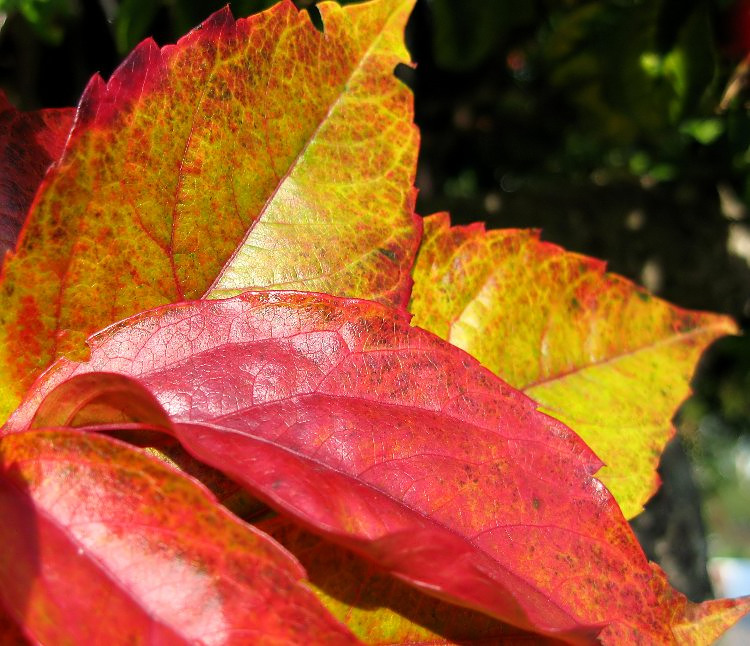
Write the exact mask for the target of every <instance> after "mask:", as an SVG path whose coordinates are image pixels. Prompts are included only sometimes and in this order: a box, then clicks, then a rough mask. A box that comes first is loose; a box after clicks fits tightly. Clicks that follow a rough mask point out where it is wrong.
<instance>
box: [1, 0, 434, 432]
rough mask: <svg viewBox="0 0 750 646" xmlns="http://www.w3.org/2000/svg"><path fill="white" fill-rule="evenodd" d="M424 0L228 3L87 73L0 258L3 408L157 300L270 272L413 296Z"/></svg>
mask: <svg viewBox="0 0 750 646" xmlns="http://www.w3.org/2000/svg"><path fill="white" fill-rule="evenodd" d="M413 2H414V0H376V1H375V2H370V3H365V4H358V5H353V6H348V7H343V8H342V7H340V6H339V5H337V4H335V3H332V2H324V3H322V4H320V5H319V9H320V12H321V15H322V18H323V23H324V28H325V33H321V32H319V31H318V30H317V29H316V28H315V27H314V26H313V25H312V23H311V22H310V19H309V17H308V15H307V13H306V12H298V10H297V9H296V8H295V7H294V5H293V4H292V3H291V1H289V0H287V1H286V2H281V3H279V4H278V5H276V6H275V7H273V8H271V9H269V10H268V11H266V12H264V13H261V14H258V15H255V16H252V17H250V18H247V19H242V20H237V21H235V20H234V19H233V18H232V16H231V14H230V13H229V10H228V9H225V10H222V11H220V12H218V13H217V14H214V15H213V16H212V17H211V18H209V19H208V20H207V21H206V22H205V23H204V24H203V25H202V26H201V27H200V28H198V29H196V30H194V31H192V32H191V33H189V34H188V35H187V36H185V37H184V38H182V39H181V40H180V41H179V42H178V43H177V44H176V45H171V46H166V47H164V48H162V49H159V48H158V47H157V46H156V45H155V43H154V42H153V41H152V40H146V41H144V42H143V43H141V44H140V45H139V46H138V47H137V48H136V49H135V50H134V51H133V52H132V54H130V56H128V58H127V59H126V60H125V61H124V62H123V63H122V65H121V66H120V67H119V68H118V69H117V70H116V71H115V73H114V74H113V75H112V78H111V79H110V80H109V81H108V82H107V83H105V82H104V81H103V80H102V79H101V78H100V77H98V76H96V77H94V78H93V79H92V80H91V82H90V83H89V85H88V87H87V88H86V91H85V92H84V95H83V97H82V98H81V101H80V105H79V108H78V112H77V116H76V121H75V126H74V128H73V131H72V133H71V136H70V139H69V141H68V143H67V145H66V148H65V151H64V154H63V156H62V158H61V160H60V161H59V162H58V164H57V166H56V167H55V168H54V169H53V170H52V171H51V172H50V173H49V174H48V175H47V177H46V179H45V181H44V182H43V184H42V187H41V189H40V193H39V195H38V198H37V200H36V202H35V203H34V206H33V208H32V210H31V213H30V218H29V221H28V223H27V225H26V226H27V229H26V235H25V236H24V238H23V240H22V243H21V245H20V247H19V249H18V252H17V254H16V255H15V256H14V257H13V258H11V259H10V260H9V262H7V263H6V266H5V270H4V276H3V280H2V286H1V288H2V291H0V298H1V299H2V307H1V308H0V389H1V390H0V409H2V410H0V418H4V417H5V416H6V415H7V413H8V412H10V410H12V408H13V407H14V406H15V404H16V403H17V402H18V400H19V399H20V397H21V396H22V394H23V392H24V390H25V388H26V387H28V385H29V384H30V383H31V381H32V380H33V378H34V377H35V376H36V375H38V374H39V372H40V371H41V370H42V369H43V368H44V367H46V366H47V365H48V364H49V362H50V361H51V360H52V359H53V358H54V357H55V356H56V355H58V354H60V353H64V352H72V351H75V350H76V349H78V348H79V347H80V346H81V345H82V343H83V341H84V339H85V337H86V336H88V335H89V334H91V333H92V332H94V331H96V330H99V329H101V328H103V327H105V326H106V325H107V324H109V323H112V322H113V321H116V320H118V319H120V318H123V317H125V316H128V315H131V314H134V313H136V312H138V311H141V310H144V309H147V308H149V307H154V306H157V305H161V304H165V303H171V302H177V301H182V300H185V299H192V298H199V297H201V296H203V295H206V294H208V295H210V296H221V295H228V294H231V293H237V292H238V291H241V290H242V289H244V288H247V287H256V288H266V287H274V286H275V287H277V288H278V287H284V288H294V289H303V290H317V291H324V292H332V293H337V294H346V295H355V296H360V297H364V298H372V299H376V300H380V301H384V302H388V303H393V304H400V305H405V304H406V302H407V300H408V291H409V287H410V284H411V278H410V276H409V270H410V268H411V265H412V263H413V259H414V253H415V250H416V246H417V243H418V238H419V232H420V226H421V223H420V221H419V219H418V218H417V217H416V216H415V215H414V213H413V202H414V195H415V193H414V189H413V179H414V172H415V163H416V156H417V144H418V135H417V131H416V128H415V126H414V125H413V123H412V96H411V92H410V91H409V90H408V88H407V87H406V86H405V85H404V84H403V83H401V82H400V81H399V80H397V79H396V77H395V76H394V74H393V72H394V68H395V67H396V65H397V64H398V63H400V62H405V61H408V53H407V51H406V48H405V47H404V44H403V28H404V24H405V22H406V20H407V18H408V15H409V12H410V10H411V7H412V5H413ZM3 410H4V411H5V415H2V411H3Z"/></svg>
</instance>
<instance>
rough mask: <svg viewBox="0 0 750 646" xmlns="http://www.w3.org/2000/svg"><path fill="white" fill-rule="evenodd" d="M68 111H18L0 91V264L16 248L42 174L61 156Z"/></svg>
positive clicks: (70, 112) (69, 119)
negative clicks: (7, 251)
mask: <svg viewBox="0 0 750 646" xmlns="http://www.w3.org/2000/svg"><path fill="white" fill-rule="evenodd" d="M73 114H74V110H73V109H72V108H61V109H49V110H39V111H37V112H21V111H19V110H16V109H15V108H14V107H13V106H12V105H11V104H10V103H9V102H8V99H7V97H6V96H5V93H4V92H3V91H2V90H0V262H1V261H2V258H3V256H4V255H5V252H6V250H8V249H12V248H13V247H15V245H16V240H17V239H18V233H19V232H20V231H21V226H22V225H23V222H24V219H25V218H26V212H27V211H28V210H29V206H30V205H31V200H32V199H33V198H34V194H35V193H36V190H37V188H38V187H39V184H40V183H41V181H42V177H44V173H45V172H46V171H47V168H49V165H50V164H51V163H52V162H54V161H55V160H56V159H57V158H58V157H59V156H60V153H62V149H63V145H64V144H65V139H66V138H67V136H68V132H69V131H70V126H71V125H72V123H73Z"/></svg>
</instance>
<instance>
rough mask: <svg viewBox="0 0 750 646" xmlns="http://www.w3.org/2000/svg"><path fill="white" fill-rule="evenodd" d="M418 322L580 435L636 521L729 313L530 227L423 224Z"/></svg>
mask: <svg viewBox="0 0 750 646" xmlns="http://www.w3.org/2000/svg"><path fill="white" fill-rule="evenodd" d="M414 281H415V283H414V291H413V294H412V301H411V305H410V309H411V311H412V312H413V314H414V321H413V322H414V324H415V325H419V326H421V327H424V328H427V329H428V330H431V331H433V332H435V333H436V334H438V335H439V336H441V337H443V338H445V339H447V340H449V341H450V342H451V343H453V344H455V345H457V346H459V347H460V348H462V349H464V350H466V351H468V352H469V353H470V354H472V355H474V356H475V357H476V358H477V359H479V361H481V362H482V363H483V364H484V365H485V366H487V367H488V368H490V369H491V370H492V371H493V372H495V373H496V374H497V375H499V376H500V377H502V378H503V379H505V380H506V381H508V382H509V383H510V384H512V385H513V386H515V387H516V388H519V389H521V390H523V391H524V392H525V393H526V394H528V395H529V396H530V397H532V398H533V399H535V400H536V401H538V402H539V403H540V405H541V408H542V409H543V410H544V411H545V412H547V413H549V414H551V415H553V416H554V417H556V418H557V419H559V420H561V421H562V422H564V423H565V424H567V425H568V426H570V427H571V428H572V429H573V430H575V431H576V432H577V433H578V434H579V435H580V436H581V437H582V438H583V439H584V441H585V442H586V443H587V444H588V445H589V446H590V447H591V448H592V449H593V450H594V451H595V452H596V453H597V455H598V456H599V457H600V458H601V459H602V460H603V461H604V462H605V463H606V465H607V466H606V467H604V468H603V469H602V470H601V471H599V473H598V474H597V476H598V477H599V478H600V479H601V480H602V481H603V482H604V483H605V484H606V485H607V487H608V488H609V490H610V491H611V492H612V493H613V494H614V496H615V498H616V499H617V501H618V503H619V504H620V506H621V508H622V510H623V513H624V514H625V515H626V516H627V517H632V516H635V515H636V514H638V513H639V512H640V511H641V509H642V506H643V504H644V503H645V502H646V500H648V498H649V497H650V496H651V495H652V494H653V492H654V491H655V490H656V488H657V486H658V476H657V475H656V466H657V464H658V460H659V456H660V455H661V452H662V450H663V448H664V445H665V444H666V442H667V441H668V440H669V439H670V438H671V437H672V435H673V433H674V429H673V427H672V424H671V419H672V416H673V415H674V413H675V410H676V409H677V407H678V406H679V405H680V403H682V401H683V400H684V399H685V398H686V397H687V396H688V394H689V392H690V387H689V382H690V378H691V376H692V373H693V370H694V367H695V364H696V362H697V360H698V358H699V357H700V354H701V352H702V351H703V350H704V349H705V347H706V346H707V345H708V344H709V343H711V342H712V341H713V340H715V339H716V338H717V337H719V336H722V335H725V334H731V333H733V332H735V331H736V327H735V325H734V323H733V322H732V321H731V320H730V319H729V318H727V317H724V316H719V315H715V314H708V313H703V312H690V311H686V310H682V309H679V308H676V307H674V306H671V305H669V304H668V303H666V302H665V301H663V300H660V299H658V298H655V297H653V296H651V295H650V294H648V293H647V292H645V291H644V290H642V289H641V288H639V287H637V286H636V285H634V284H632V283H631V282H629V281H627V280H625V279H624V278H621V277H619V276H616V275H613V274H608V273H606V272H605V265H604V263H603V262H601V261H598V260H594V259H593V258H587V257H585V256H581V255H578V254H574V253H570V252H566V251H564V250H563V249H561V248H560V247H558V246H556V245H553V244H549V243H546V242H542V241H540V240H539V238H538V233H537V232H535V231H530V230H526V231H524V230H516V229H506V230H497V231H489V232H486V231H485V230H484V228H483V226H482V225H479V224H475V225H469V226H463V227H451V226H450V219H449V217H448V215H447V214H437V215H434V216H430V217H429V218H426V219H425V232H424V241H423V245H422V247H421V248H420V251H419V255H418V257H417V263H416V265H415V269H414Z"/></svg>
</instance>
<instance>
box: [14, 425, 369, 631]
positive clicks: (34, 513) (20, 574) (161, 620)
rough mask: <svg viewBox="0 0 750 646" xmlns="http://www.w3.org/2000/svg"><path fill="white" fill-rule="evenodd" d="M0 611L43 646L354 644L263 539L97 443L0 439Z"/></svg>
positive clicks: (135, 459) (197, 495) (67, 434)
mask: <svg viewBox="0 0 750 646" xmlns="http://www.w3.org/2000/svg"><path fill="white" fill-rule="evenodd" d="M0 456H1V458H2V462H1V464H0V516H1V517H2V518H3V522H2V523H0V541H1V542H2V544H3V550H2V552H1V553H0V600H2V603H3V604H4V605H5V606H6V607H7V608H8V609H9V610H10V612H11V614H12V616H13V617H14V618H15V620H16V621H18V622H19V623H20V624H22V625H23V626H24V629H25V630H26V631H27V632H28V634H29V635H30V636H32V637H33V638H34V639H35V640H36V641H38V642H41V643H57V644H59V643H77V644H95V643H96V644H130V643H169V644H174V643H188V642H189V643H196V642H198V641H200V642H201V643H208V642H210V643H217V644H231V643H234V644H248V643H258V640H259V639H261V638H263V639H276V640H279V641H281V642H283V643H299V644H301V643H312V642H314V643H336V644H351V643H356V640H355V639H354V638H353V637H352V636H351V635H350V634H349V633H348V632H347V631H346V630H345V629H344V628H343V627H342V626H341V625H340V624H338V623H337V622H336V621H335V620H333V619H332V618H331V617H330V615H328V613H327V612H326V611H325V609H324V608H323V606H321V605H320V604H319V602H318V601H317V600H316V599H315V597H314V596H313V594H312V593H310V592H309V591H308V590H307V589H306V588H305V587H304V586H303V585H301V584H300V582H299V579H300V578H301V577H302V576H303V575H304V571H303V570H302V568H301V567H300V565H299V564H298V563H297V562H296V560H295V559H294V558H293V557H291V556H290V555H289V554H288V553H287V552H286V551H285V550H283V549H282V548H281V547H280V546H278V544H277V543H275V542H274V541H273V540H272V539H270V538H269V537H268V536H266V535H265V534H263V533H262V532H260V531H258V530H255V529H254V528H252V527H251V526H249V525H245V524H244V523H241V522H240V521H238V520H236V519H235V518H234V517H233V516H231V515H230V514H229V513H227V512H226V511H225V510H224V509H223V508H222V507H221V506H220V505H218V504H217V503H216V502H215V500H213V499H212V497H211V496H210V494H208V492H207V491H206V490H205V489H203V488H202V487H200V486H198V485H197V484H196V483H195V482H193V481H191V480H189V479H187V478H185V477H184V476H181V475H180V474H179V473H177V472H175V471H173V470H172V469H170V468H168V467H166V466H164V465H162V464H160V463H159V462H157V461H156V460H154V459H152V458H148V457H147V456H146V455H144V454H143V453H142V452H140V451H137V450H134V449H133V448H131V447H128V446H127V445H124V444H121V443H119V442H116V441H115V440H112V439H110V438H108V437H105V436H98V435H93V434H84V433H80V432H78V431H59V430H48V431H35V432H29V433H21V434H17V435H11V436H7V437H5V438H3V439H2V441H0Z"/></svg>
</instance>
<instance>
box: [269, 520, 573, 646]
mask: <svg viewBox="0 0 750 646" xmlns="http://www.w3.org/2000/svg"><path fill="white" fill-rule="evenodd" d="M257 526H258V527H259V528H261V529H262V530H263V531H264V532H266V533H268V534H270V535H271V536H273V537H274V538H275V539H276V540H277V541H279V542H280V543H281V544H282V545H283V546H284V547H286V548H287V549H288V550H289V551H290V552H292V554H294V555H295V556H296V557H297V558H298V559H299V560H300V562H301V563H302V565H303V566H304V568H305V570H306V571H307V576H308V579H309V581H308V582H307V584H308V585H309V586H310V588H311V589H312V590H313V591H314V592H315V594H316V596H317V597H318V599H320V601H321V603H323V604H324V605H325V606H326V608H328V610H330V611H331V613H332V614H333V615H334V616H335V617H336V618H337V619H338V620H339V621H341V622H342V623H344V624H346V626H347V627H348V628H349V629H350V630H351V631H352V632H353V633H354V634H355V635H356V636H357V637H358V638H359V639H360V640H362V641H363V642H364V643H366V644H372V645H373V646H376V645H377V646H384V645H385V644H411V645H418V644H420V645H424V646H427V645H428V644H429V645H438V644H462V645H463V646H491V645H497V644H502V646H530V645H531V644H534V645H540V646H541V645H549V646H553V645H559V644H563V643H564V642H561V641H558V640H555V639H552V638H549V637H543V636H541V635H537V634H533V633H528V632H524V631H521V630H519V629H518V628H514V627H513V626H509V625H507V624H504V623H502V622H500V621H497V620H496V619H492V617H489V616H487V615H484V614H482V613H479V612H477V611H475V610H469V609H467V608H461V607H459V606H454V605H452V604H448V603H446V602H445V601H441V600H440V599H436V598H435V597H429V596H427V595H425V594H423V593H422V592H420V591H419V590H417V589H416V588H413V587H410V586H407V585H406V584H404V583H403V582H401V581H399V580H398V579H395V578H394V577H392V576H389V575H388V574H387V573H386V572H385V571H384V570H382V569H381V568H378V567H377V566H376V565H374V564H373V563H371V562H369V561H367V560H365V559H363V558H361V557H359V556H357V555H356V554H354V553H353V552H350V551H349V550H346V549H344V548H341V547H338V546H336V545H333V544H332V543H329V542H328V541H325V540H323V539H321V538H320V537H318V536H316V535H314V534H311V533H310V532H306V531H305V530H303V529H302V528H301V527H299V526H298V525H296V524H295V523H293V522H291V521H289V520H287V519H285V518H283V517H280V516H277V517H275V518H272V519H270V520H265V521H263V522H261V523H259V524H258V525H257Z"/></svg>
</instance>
